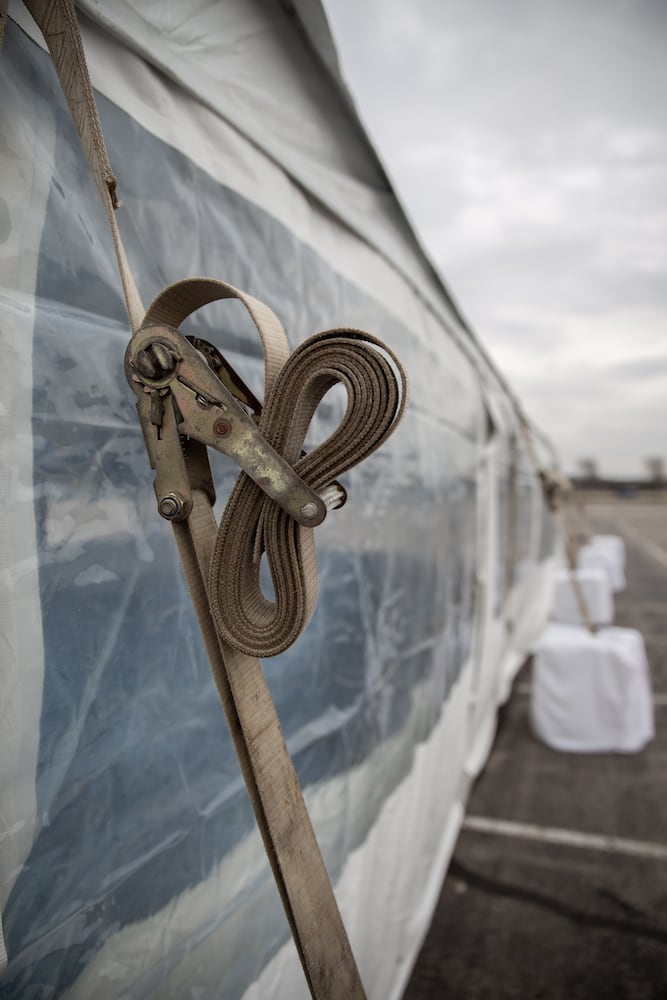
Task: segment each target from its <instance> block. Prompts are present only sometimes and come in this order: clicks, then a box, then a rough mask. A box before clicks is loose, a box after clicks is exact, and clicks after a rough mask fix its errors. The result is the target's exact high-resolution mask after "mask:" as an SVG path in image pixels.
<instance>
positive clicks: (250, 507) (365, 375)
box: [26, 0, 407, 1000]
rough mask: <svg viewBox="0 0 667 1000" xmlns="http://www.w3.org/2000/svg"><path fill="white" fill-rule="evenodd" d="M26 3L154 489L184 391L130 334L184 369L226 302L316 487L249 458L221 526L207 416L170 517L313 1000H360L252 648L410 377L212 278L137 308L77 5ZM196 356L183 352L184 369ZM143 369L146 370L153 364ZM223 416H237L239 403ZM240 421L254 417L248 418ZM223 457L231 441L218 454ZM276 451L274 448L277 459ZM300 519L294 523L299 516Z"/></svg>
mask: <svg viewBox="0 0 667 1000" xmlns="http://www.w3.org/2000/svg"><path fill="white" fill-rule="evenodd" d="M26 6H27V7H28V9H29V10H30V12H31V13H32V15H33V17H34V18H35V20H36V22H37V23H38V25H39V27H40V29H41V31H42V33H43V35H44V37H45V40H46V42H47V44H48V46H49V49H50V51H51V53H52V56H53V59H54V64H55V67H56V71H57V73H58V76H59V78H60V82H61V85H62V87H63V91H64V93H65V96H66V98H67V101H68V104H69V106H70V109H71V111H72V116H73V118H74V121H75V124H76V126H77V129H78V131H79V135H80V137H81V141H82V145H83V148H84V152H85V153H86V157H87V159H88V162H89V164H90V167H91V170H92V172H93V175H94V177H95V180H96V183H97V187H98V189H99V191H100V194H101V196H102V200H103V202H104V205H105V208H106V211H107V215H108V217H109V222H110V225H111V229H112V234H113V240H114V247H115V250H116V256H117V260H118V266H119V270H120V274H121V279H122V283H123V289H124V294H125V301H126V305H127V311H128V316H129V319H130V325H131V327H132V331H133V338H132V340H131V341H130V345H129V347H128V358H129V359H130V360H129V361H127V360H126V371H127V372H128V377H129V378H130V380H131V384H133V383H132V379H134V382H135V383H140V384H139V385H135V384H133V388H135V391H136V392H137V394H138V395H139V403H138V409H139V412H140V416H141V413H142V410H141V407H142V400H143V401H145V399H146V397H142V391H143V392H145V393H150V397H151V410H150V416H146V414H147V413H148V410H147V408H146V406H144V411H143V412H144V418H143V420H142V428H143V430H144V435H145V437H146V439H147V444H148V445H149V453H150V455H151V461H152V464H153V465H154V467H155V468H156V470H157V471H158V479H156V493H157V494H158V500H160V496H161V494H160V491H159V489H158V481H159V479H160V474H161V473H160V468H159V456H160V454H162V452H161V451H160V449H161V448H162V449H164V448H165V447H166V443H165V442H166V440H167V437H168V435H167V431H168V426H169V420H173V416H172V415H173V414H174V413H176V421H178V419H179V417H180V418H181V420H182V421H185V422H184V423H181V425H180V427H181V428H182V427H183V426H187V418H186V417H183V414H182V413H181V412H180V409H179V406H178V403H177V402H176V400H177V390H178V392H181V393H186V394H187V392H188V391H189V389H188V387H187V386H188V383H187V380H186V379H185V378H181V380H180V382H179V381H177V379H176V377H174V380H173V382H172V383H171V385H172V386H173V388H172V389H170V388H169V387H168V386H167V384H166V381H165V388H153V389H151V385H155V384H158V383H159V375H160V374H161V373H160V372H159V371H158V372H157V376H158V379H157V382H156V380H155V378H154V380H153V382H152V383H151V382H150V379H147V378H146V379H145V380H144V384H141V383H142V375H141V372H140V371H139V372H138V370H137V368H136V367H135V366H136V365H137V364H138V362H137V357H138V355H137V351H136V350H133V345H135V346H136V344H137V343H138V342H141V337H146V336H147V335H150V332H151V331H157V335H158V339H156V340H155V341H154V342H153V344H154V345H155V344H157V347H155V346H153V352H154V353H153V355H152V362H151V360H150V359H149V361H148V362H146V361H145V359H144V372H145V371H146V367H147V366H148V368H150V367H151V364H152V363H155V362H156V360H157V362H158V363H159V362H163V363H165V364H166V365H167V367H168V366H169V365H170V364H172V365H173V366H177V365H178V364H182V365H184V364H186V363H187V361H188V357H186V355H188V351H190V349H189V348H188V345H187V344H185V343H183V351H182V352H181V355H179V356H178V357H177V355H178V349H177V348H175V349H174V350H172V349H171V347H170V345H173V344H178V343H179V342H181V343H182V342H183V341H184V338H183V337H182V336H181V334H180V331H179V327H180V325H181V323H182V322H183V321H184V320H185V319H186V318H187V317H188V316H189V315H190V314H191V313H192V312H194V311H195V310H196V309H198V308H200V307H201V306H203V305H205V304H207V303H209V302H212V301H214V300H218V299H225V298H235V299H238V300H240V301H241V302H242V303H243V305H244V306H245V308H246V309H247V310H248V312H249V314H250V316H251V318H252V320H253V322H254V324H255V326H256V328H257V330H258V332H259V335H260V338H261V340H262V345H263V348H264V362H265V393H264V404H263V407H262V408H261V413H259V412H258V413H256V414H255V418H254V419H255V421H256V423H254V424H253V426H252V429H251V430H252V431H253V432H254V428H255V427H256V428H257V431H258V432H259V434H260V435H261V437H262V439H263V441H261V442H260V452H261V449H262V446H264V447H265V450H266V452H267V454H268V455H269V459H270V460H271V461H273V465H274V466H275V465H276V462H278V461H282V460H284V462H286V463H287V466H288V467H289V468H288V472H289V473H290V474H291V475H292V478H293V479H295V480H296V482H297V490H298V489H301V490H307V491H311V495H312V496H313V498H314V502H306V503H305V504H303V506H301V508H300V510H301V512H302V514H303V516H302V517H300V516H299V514H298V510H297V513H296V515H295V516H291V515H290V514H289V513H287V511H286V510H285V509H284V507H287V508H289V509H292V507H293V503H294V501H291V504H292V507H290V501H289V500H286V499H285V497H284V496H279V498H278V502H277V501H276V499H275V496H274V497H272V496H269V495H268V493H267V492H265V490H266V489H268V490H269V492H271V489H273V487H271V486H268V487H267V486H266V484H265V483H266V481H265V478H263V477H262V475H261V474H260V473H261V470H260V472H258V471H257V468H256V467H253V469H254V471H253V472H252V475H253V478H250V476H249V475H246V473H245V472H242V473H241V475H240V476H239V479H238V480H237V483H236V485H235V487H234V489H233V491H232V493H231V496H230V499H229V501H228V503H227V506H226V508H225V511H224V514H223V516H222V521H221V524H220V527H219V528H218V527H217V525H216V522H215V518H214V515H213V511H212V499H213V497H212V487H211V485H210V484H209V483H207V480H206V476H204V477H199V476H198V475H196V474H195V466H197V468H200V466H201V451H199V452H196V450H195V449H196V448H201V447H202V446H201V444H200V443H199V442H201V441H202V440H203V441H204V444H206V443H209V444H211V443H213V446H214V447H218V448H219V450H223V451H224V450H226V449H225V447H224V446H223V445H224V442H222V443H221V442H216V441H213V442H212V441H211V440H210V435H211V434H213V435H215V434H218V435H219V436H220V437H224V436H225V434H227V433H228V430H229V424H230V422H232V423H233V420H232V421H230V420H228V419H226V418H224V419H222V420H221V419H220V418H218V420H217V422H214V423H213V425H212V426H213V427H214V428H218V429H217V430H214V431H211V430H210V428H208V429H207V430H206V434H205V435H204V437H203V438H199V442H198V440H197V438H196V437H195V438H194V440H193V441H191V440H190V439H188V438H186V437H184V436H183V435H182V433H181V436H180V441H181V443H182V444H183V450H184V453H185V462H186V465H187V463H188V449H189V448H190V449H191V450H192V455H193V460H192V464H191V466H189V467H188V474H189V487H191V489H189V490H188V491H189V497H188V499H187V504H186V505H183V504H182V510H181V512H180V514H179V515H178V516H179V517H181V515H182V519H177V520H174V521H173V529H174V534H175V538H176V542H177V545H178V551H179V554H180V558H181V561H182V564H183V568H184V572H185V576H186V580H187V584H188V588H189V590H190V595H191V598H192V601H193V604H194V608H195V611H196V614H197V618H198V621H199V626H200V629H201V632H202V636H203V639H204V644H205V647H206V651H207V653H208V657H209V660H210V663H211V669H212V671H213V676H214V678H215V682H216V685H217V689H218V693H219V695H220V699H221V701H222V705H223V708H224V711H225V715H226V717H227V721H228V723H229V727H230V730H231V734H232V738H233V740H234V745H235V748H236V752H237V754H238V758H239V761H240V765H241V769H242V772H243V776H244V778H245V782H246V785H247V788H248V793H249V795H250V799H251V801H252V805H253V809H254V812H255V816H256V819H257V824H258V826H259V829H260V832H261V835H262V838H263V840H264V845H265V848H266V852H267V855H268V858H269V861H270V863H271V867H272V869H273V873H274V876H275V880H276V884H277V886H278V890H279V892H280V895H281V897H282V901H283V905H284V907H285V912H286V914H287V918H288V921H289V924H290V927H291V930H292V934H293V937H294V941H295V943H296V947H297V950H298V953H299V957H300V959H301V963H302V966H303V969H304V972H305V975H306V979H307V981H308V985H309V988H310V991H311V994H312V995H313V996H314V997H316V998H321V1000H325V998H326V1000H354V998H362V997H364V996H365V994H364V989H363V986H362V983H361V979H360V976H359V972H358V970H357V967H356V964H355V961H354V957H353V955H352V951H351V948H350V944H349V941H348V937H347V934H346V931H345V928H344V926H343V922H342V919H341V916H340V913H339V910H338V907H337V904H336V900H335V897H334V894H333V890H332V887H331V884H330V882H329V878H328V875H327V872H326V868H325V866H324V862H323V859H322V856H321V853H320V850H319V846H318V844H317V840H316V838H315V834H314V831H313V828H312V824H311V822H310V818H309V816H308V812H307V810H306V807H305V803H304V801H303V796H302V793H301V789H300V787H299V782H298V779H297V776H296V773H295V770H294V766H293V764H292V761H291V759H290V756H289V753H288V751H287V747H286V745H285V741H284V737H283V734H282V731H281V729H280V724H279V721H278V717H277V714H276V711H275V707H274V705H273V702H272V699H271V696H270V694H269V691H268V687H267V685H266V680H265V677H264V673H263V670H262V667H261V665H260V663H259V660H258V657H260V656H261V657H267V656H273V655H275V654H277V653H280V652H282V651H283V650H285V649H287V648H288V646H290V645H291V644H292V643H293V642H294V641H295V639H296V638H297V636H298V635H299V634H300V632H301V631H302V630H303V628H304V627H305V625H306V624H307V622H308V620H309V618H310V616H311V614H312V612H313V610H314V606H315V601H316V594H317V567H316V556H315V545H314V538H313V528H312V527H308V526H307V523H304V522H307V521H308V518H309V517H312V516H313V513H314V511H315V510H316V509H317V510H318V511H319V513H318V515H317V518H316V521H315V523H318V522H319V521H321V520H322V519H323V516H324V514H325V513H326V509H325V508H324V506H323V504H322V500H321V499H320V498H321V497H322V496H323V495H324V496H325V497H326V496H327V491H329V494H330V488H331V484H332V483H333V482H334V480H335V479H336V477H337V476H338V475H340V474H341V473H343V472H345V471H346V470H347V469H349V468H351V467H352V466H353V465H355V464H356V463H357V462H359V461H361V460H362V459H363V458H365V457H366V456H367V455H369V454H371V453H372V452H373V451H375V450H376V448H378V447H379V446H380V445H381V444H382V443H383V441H384V440H385V439H386V438H387V436H388V435H389V434H390V433H391V432H392V431H393V429H394V428H395V426H396V424H397V423H398V421H399V420H400V418H401V416H402V413H403V409H404V407H405V404H406V398H407V386H406V380H405V374H404V372H403V369H402V367H401V365H400V363H399V362H398V360H397V359H396V357H395V356H394V355H393V353H392V352H391V351H390V350H389V349H388V348H387V347H386V346H385V345H383V344H382V343H381V342H380V341H378V340H376V339H375V338H374V337H371V336H369V335H368V334H365V333H361V332H360V331H355V330H331V331H327V332H326V333H322V334H319V335H316V336H314V337H311V338H310V339H309V340H307V341H306V342H305V343H303V344H301V345H300V346H299V347H298V348H297V349H296V351H294V353H292V354H290V351H289V347H288V343H287V338H286V336H285V332H284V330H283V328H282V326H281V324H280V322H279V321H278V319H277V317H276V316H275V315H274V314H273V313H272V312H271V310H270V309H268V308H267V307H266V306H265V305H263V304H262V303H261V302H259V301H258V300H257V299H254V298H252V297H251V296H249V295H245V294H244V293H243V292H240V291H238V290H237V289H235V288H233V287H232V286H231V285H227V284H224V283H223V282H220V281H215V280H213V279H207V278H193V279H188V280H185V281H181V282H178V283H177V284H175V285H171V286H169V287H168V288H166V289H165V290H164V291H163V292H162V293H161V294H160V295H159V296H158V297H157V298H156V299H155V301H154V302H153V304H152V305H151V306H150V308H149V309H148V312H147V313H146V314H145V315H144V313H143V308H142V306H141V300H140V298H139V295H138V292H137V288H136V284H135V282H134V279H133V277H132V274H131V271H130V268H129V265H128V262H127V258H126V256H125V253H124V250H123V247H122V243H121V240H120V234H119V232H118V228H117V224H116V220H115V215H114V212H115V209H116V208H117V206H118V200H117V197H116V182H115V178H114V177H113V174H112V172H111V167H110V164H109V159H108V156H107V152H106V148H105V144H104V137H103V135H102V131H101V127H100V123H99V119H98V115H97V109H96V107H95V101H94V97H93V92H92V88H91V85H90V80H89V77H88V71H87V67H86V63H85V58H84V54H83V49H82V45H81V39H80V35H79V30H78V25H77V20H76V12H75V9H74V4H73V3H72V2H71V0H26ZM147 331H148V334H147ZM160 335H161V336H162V340H161V341H160V339H159V337H160ZM179 338H180V340H179ZM146 343H148V340H147V341H146ZM165 345H166V346H165ZM168 348H169V350H167V349H168ZM165 351H167V353H166V354H165ZM169 351H171V353H169ZM190 354H192V352H191V351H190ZM175 358H176V360H174V359H175ZM193 359H194V360H193ZM197 361H198V359H197V358H196V357H194V355H193V357H192V358H191V363H192V364H193V365H194V369H196V364H197ZM128 365H129V367H128ZM158 367H159V365H158ZM183 370H185V369H183ZM152 374H153V376H155V375H156V372H155V370H154V369H153V370H152ZM210 378H211V375H210V373H209V375H208V381H207V382H206V384H207V385H211V384H212V383H211V382H210ZM205 381H206V380H205ZM336 383H342V384H343V386H344V387H345V389H346V390H347V398H348V403H347V408H346V412H345V415H344V417H343V421H342V423H341V425H340V426H339V427H338V429H337V430H336V431H335V432H334V433H333V434H332V435H331V436H330V437H329V438H328V439H327V440H326V441H325V442H324V443H323V444H321V445H319V446H317V447H316V448H314V449H313V450H312V451H310V452H309V453H308V454H304V453H303V442H304V438H305V435H306V432H307V430H308V426H309V424H310V421H311V418H312V416H313V414H314V412H315V410H316V408H317V405H318V403H319V402H320V400H321V399H322V397H323V396H324V394H325V393H326V392H327V391H328V390H329V389H330V388H331V387H332V386H333V385H335V384H336ZM184 385H185V388H184V387H183V386H184ZM170 396H173V399H174V403H173V406H171V404H170V403H169V398H170ZM153 397H154V399H153ZM165 397H166V399H165ZM193 398H194V399H196V401H197V403H198V404H200V405H201V406H202V408H203V410H204V411H206V410H207V409H208V410H212V411H215V413H220V412H228V411H227V409H226V407H225V404H224V403H223V402H222V399H223V397H222V396H219V395H218V394H216V392H215V391H213V392H212V393H211V392H210V391H209V392H208V394H207V393H203V394H201V393H199V394H197V395H196V396H194V397H193ZM225 398H227V399H228V397H225ZM186 402H187V400H186ZM229 402H230V401H229V399H228V403H229ZM231 402H232V403H233V400H232V401H231ZM165 404H166V405H165ZM220 408H222V409H220ZM229 412H231V414H232V416H233V417H234V418H236V417H239V413H236V411H235V410H234V408H233V407H232V409H231V411H229ZM240 416H241V417H245V418H246V419H248V420H249V417H248V414H247V413H245V414H240ZM241 422H242V421H241ZM223 424H224V425H225V426H224V428H223V427H222V425H223ZM153 425H154V426H153ZM198 426H199V425H198ZM151 433H154V437H153V438H151V439H150V440H149V437H148V436H147V435H150V434H151ZM206 435H208V437H207V436H206ZM255 435H256V436H257V434H256V432H255ZM251 436H252V433H251ZM264 442H265V444H264ZM255 443H256V442H255ZM151 448H152V449H153V450H152V451H151ZM179 453H180V452H179ZM228 454H234V452H233V451H232V450H228ZM276 455H277V456H280V458H279V459H276V458H275V456H276ZM197 456H199V457H198V458H197ZM271 456H273V459H271ZM194 458H197V462H196V463H195V461H194ZM237 460H239V459H237ZM239 461H240V464H241V465H242V466H243V467H244V468H245V467H246V466H245V465H243V461H241V460H239ZM269 464H270V462H269ZM184 467H185V466H184ZM166 475H167V476H168V473H167V474H166ZM278 492H280V490H278ZM274 494H275V489H274ZM175 497H176V498H177V499H178V502H179V503H180V502H181V499H182V498H181V497H180V495H179V494H178V493H169V494H168V495H166V497H164V496H163V499H162V501H161V503H160V510H161V512H162V513H163V515H164V516H170V517H174V512H173V511H174V509H175V507H176V505H177V501H176V499H174V498H175ZM170 505H171V506H170ZM165 511H167V512H168V513H165ZM299 519H300V520H301V522H302V523H298V520H299ZM263 554H266V558H267V560H268V563H269V566H270V570H271V576H272V582H273V588H274V599H273V600H270V599H268V598H267V597H266V596H265V595H264V593H263V591H262V588H261V586H260V562H261V557H262V555H263Z"/></svg>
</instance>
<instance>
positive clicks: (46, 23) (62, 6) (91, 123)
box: [24, 0, 144, 331]
mask: <svg viewBox="0 0 667 1000" xmlns="http://www.w3.org/2000/svg"><path fill="white" fill-rule="evenodd" d="M24 2H25V5H26V7H27V8H28V10H29V11H30V13H31V14H32V16H33V18H34V19H35V22H36V23H37V25H38V27H39V29H40V31H41V32H42V35H43V36H44V41H45V42H46V44H47V45H48V47H49V51H50V53H51V56H52V58H53V64H54V66H55V69H56V73H57V74H58V79H59V80H60V85H61V87H62V89H63V93H64V95H65V98H66V100H67V104H68V105H69V110H70V114H71V115H72V119H73V121H74V124H75V125H76V130H77V132H78V133H79V138H80V140H81V145H82V147H83V151H84V153H85V154H86V159H87V160H88V166H89V167H90V172H91V173H92V175H93V179H94V181H95V184H96V186H97V190H98V191H99V194H100V198H101V199H102V204H103V205H104V209H105V211H106V213H107V219H108V220H109V226H110V227H111V235H112V237H113V244H114V250H115V251H116V259H117V261H118V270H119V271H120V278H121V281H122V284H123V294H124V296H125V306H126V309H127V315H128V317H129V320H130V325H131V327H132V330H133V331H134V330H137V329H138V327H139V326H140V324H141V320H142V317H143V315H144V309H143V306H142V304H141V298H140V296H139V292H138V291H137V286H136V283H135V280H134V277H133V275H132V272H131V270H130V266H129V264H128V261H127V257H126V256H125V248H124V247H123V242H122V240H121V238H120V232H119V231H118V223H117V222H116V214H115V213H116V209H117V208H118V207H119V205H120V201H119V199H118V194H117V191H116V178H115V177H114V175H113V171H112V169H111V163H110V162H109V156H108V154H107V149H106V145H105V142H104V135H103V134H102V126H101V125H100V119H99V115H98V113H97V106H96V104H95V96H94V94H93V88H92V86H91V84H90V76H89V74H88V66H87V65H86V57H85V55H84V51H83V45H82V44H81V33H80V31H79V23H78V20H77V16H76V9H75V7H74V3H73V2H72V0H24Z"/></svg>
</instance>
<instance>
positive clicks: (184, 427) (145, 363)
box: [125, 325, 340, 527]
mask: <svg viewBox="0 0 667 1000" xmlns="http://www.w3.org/2000/svg"><path fill="white" fill-rule="evenodd" d="M195 344H196V345H197V346H196V347H195ZM214 369H215V370H214ZM218 375H220V377H218ZM125 376H126V378H127V381H128V382H129V384H130V386H131V388H132V389H133V390H134V392H135V393H136V394H137V396H138V397H139V399H138V402H137V412H138V414H139V421H140V423H141V429H142V431H143V435H144V439H145V441H146V448H147V450H148V457H149V459H150V463H151V468H152V469H155V471H156V473H157V475H156V477H155V483H154V489H155V495H156V497H157V504H158V511H159V512H160V514H161V515H162V517H164V518H167V520H169V521H183V520H185V519H186V518H187V517H188V516H189V514H190V511H191V509H192V490H193V489H203V490H204V491H205V492H206V493H207V494H208V495H209V497H210V500H211V503H214V502H215V488H214V486H213V480H212V477H211V469H210V466H209V462H208V456H207V454H206V447H207V446H209V447H211V448H215V449H216V451H220V452H222V453H223V454H225V455H229V457H230V458H233V459H234V461H235V462H236V463H237V465H239V466H240V467H241V469H243V471H244V472H246V473H247V474H248V475H249V476H250V478H251V479H253V480H254V481H255V482H256V483H257V485H258V486H259V487H261V489H262V490H263V491H264V492H265V493H266V494H267V495H268V496H270V497H271V498H272V499H273V500H275V501H276V503H277V504H278V505H279V506H280V507H282V509H283V510H284V511H286V512H287V513H288V514H289V515H290V516H291V517H293V518H294V520H295V521H298V522H299V524H303V525H307V526H308V527H315V526H316V525H318V524H321V523H322V521H323V520H324V518H325V517H326V513H327V508H328V507H329V506H340V503H338V502H337V500H336V497H335V496H334V497H332V496H331V495H329V494H330V490H327V491H326V494H327V495H326V502H325V500H324V499H322V497H320V496H319V495H318V494H317V493H315V492H314V490H312V489H311V488H310V487H309V486H307V485H306V483H304V481H303V480H302V479H301V478H300V477H299V476H298V475H297V474H296V472H295V471H294V469H293V468H292V467H291V466H290V465H289V464H288V463H287V462H286V461H285V459H284V458H283V457H282V456H281V455H279V454H278V452H277V451H275V449H273V448H272V447H271V445H269V444H268V443H267V441H266V440H265V438H264V437H263V435H262V434H261V432H260V430H259V428H258V427H257V424H256V422H255V417H256V416H257V415H258V413H259V412H260V411H261V406H260V404H259V403H258V401H257V400H256V398H255V397H254V396H253V394H252V393H251V392H250V390H249V389H248V388H247V387H246V386H245V385H244V383H243V382H242V380H241V379H240V378H239V376H238V375H237V374H236V372H234V370H233V368H231V366H230V365H228V363H227V362H226V361H224V359H223V358H222V355H221V354H220V353H219V351H217V349H216V348H215V347H213V345H212V344H208V343H207V342H206V341H201V340H194V341H193V342H191V341H190V340H189V339H188V338H186V337H185V336H183V334H181V333H179V331H178V330H176V329H174V328H173V327H170V326H164V325H152V326H146V327H142V328H141V329H140V330H139V331H138V332H137V333H136V334H135V336H134V337H133V338H132V340H131V341H130V343H129V345H128V348H127V351H126V353H125ZM221 378H223V379H224V380H225V381H226V382H227V383H228V384H229V385H230V388H228V386H227V385H225V384H223V381H221ZM241 400H242V402H241ZM243 404H245V405H243ZM246 406H249V407H250V408H251V409H253V410H254V411H255V417H253V416H251V415H250V413H249V412H248V410H247V409H246ZM336 485H337V484H336ZM334 492H335V491H334Z"/></svg>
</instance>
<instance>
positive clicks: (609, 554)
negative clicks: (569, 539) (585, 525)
mask: <svg viewBox="0 0 667 1000" xmlns="http://www.w3.org/2000/svg"><path fill="white" fill-rule="evenodd" d="M577 567H578V569H603V570H605V572H606V573H608V574H609V580H610V582H611V589H612V590H613V592H614V593H615V594H617V593H618V592H619V591H620V590H624V589H625V568H624V565H623V559H622V558H621V556H620V552H619V550H618V547H617V546H610V545H609V544H608V543H607V542H602V543H600V542H596V541H595V537H593V540H592V541H590V542H589V543H588V545H582V547H581V548H580V549H579V553H578V555H577Z"/></svg>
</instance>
